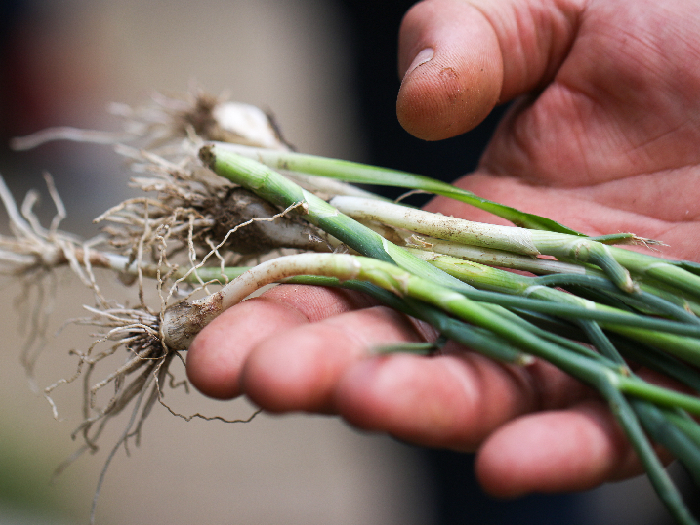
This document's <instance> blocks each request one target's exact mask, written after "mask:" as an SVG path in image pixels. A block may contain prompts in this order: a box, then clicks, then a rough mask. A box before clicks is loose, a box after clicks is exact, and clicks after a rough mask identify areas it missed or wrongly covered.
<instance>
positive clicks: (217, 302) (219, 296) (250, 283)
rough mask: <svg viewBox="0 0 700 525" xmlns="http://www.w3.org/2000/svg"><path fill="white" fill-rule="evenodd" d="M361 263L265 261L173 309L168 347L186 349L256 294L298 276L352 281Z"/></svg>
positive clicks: (166, 328) (342, 259)
mask: <svg viewBox="0 0 700 525" xmlns="http://www.w3.org/2000/svg"><path fill="white" fill-rule="evenodd" d="M359 270H360V265H359V262H358V261H357V260H356V259H355V258H353V257H352V256H349V255H342V254H316V253H304V254H300V255H290V256H287V257H280V258H278V259H271V260H268V261H265V262H263V263H261V264H259V265H257V266H255V267H253V268H251V269H250V270H248V271H247V272H245V273H244V274H242V275H240V276H239V277H236V278H235V279H233V280H232V281H231V282H229V283H228V284H227V285H226V286H224V287H223V288H222V289H221V290H219V291H218V292H216V293H214V294H212V295H210V296H208V297H206V298H204V299H200V300H198V301H194V302H185V301H183V302H181V303H178V304H176V305H173V306H171V307H170V308H168V309H167V310H166V311H165V314H164V316H163V324H162V333H163V338H164V342H165V344H166V345H167V346H168V347H169V348H171V349H173V350H184V349H187V348H188V347H189V345H190V343H191V342H192V340H193V339H194V337H195V336H196V335H197V334H198V333H199V332H200V331H201V330H202V329H203V328H204V327H205V326H206V325H207V324H209V323H210V322H212V321H213V320H214V319H216V318H217V317H218V316H219V315H220V314H221V313H223V312H224V310H226V309H227V308H229V307H231V306H233V305H234V304H236V303H239V302H241V301H242V300H244V299H245V298H247V297H248V296H250V295H251V294H252V293H253V292H256V291H257V290H259V289H260V288H262V287H264V286H267V285H268V284H272V283H274V282H277V281H280V280H282V279H286V278H287V277H293V276H296V275H305V274H309V275H331V276H333V277H338V278H339V279H342V280H348V279H353V278H355V277H356V276H357V273H358V272H359Z"/></svg>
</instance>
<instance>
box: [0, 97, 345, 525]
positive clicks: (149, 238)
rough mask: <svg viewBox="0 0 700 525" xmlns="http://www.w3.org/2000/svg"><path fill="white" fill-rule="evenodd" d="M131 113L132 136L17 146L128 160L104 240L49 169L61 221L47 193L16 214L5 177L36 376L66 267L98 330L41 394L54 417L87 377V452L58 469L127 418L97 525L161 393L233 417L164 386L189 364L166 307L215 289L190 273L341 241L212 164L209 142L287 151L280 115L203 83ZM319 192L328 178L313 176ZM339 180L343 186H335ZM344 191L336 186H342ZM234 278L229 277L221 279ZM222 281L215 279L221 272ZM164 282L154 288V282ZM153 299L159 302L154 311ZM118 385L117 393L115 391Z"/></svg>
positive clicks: (14, 262)
mask: <svg viewBox="0 0 700 525" xmlns="http://www.w3.org/2000/svg"><path fill="white" fill-rule="evenodd" d="M112 112H113V113H115V114H117V115H119V116H120V117H121V118H122V120H123V122H124V132H123V133H119V134H105V133H99V132H90V131H84V130H76V129H72V128H56V129H53V130H47V131H45V132H42V133H39V134H37V135H34V136H32V137H25V138H22V139H19V140H17V141H15V147H18V148H30V147H35V146H37V145H39V144H41V143H43V142H45V141H48V140H56V139H68V140H79V141H87V142H95V143H102V144H111V145H113V146H114V148H115V150H116V152H117V153H119V154H120V155H121V156H122V157H124V158H125V159H126V160H127V161H128V166H129V168H130V170H131V171H132V179H131V184H132V185H133V186H134V187H136V188H138V189H139V190H140V191H142V192H143V194H144V195H143V196H141V197H138V198H134V199H129V200H126V201H124V202H122V203H120V204H118V205H117V206H114V207H112V208H110V209H109V210H107V211H106V212H104V213H103V214H102V215H101V216H100V217H99V218H98V219H97V220H98V222H100V223H101V225H102V235H101V236H99V237H97V238H95V239H92V240H90V241H88V242H85V241H83V240H81V239H79V238H77V237H75V236H72V235H69V234H67V233H65V232H63V231H61V230H60V229H59V225H60V222H61V220H62V218H63V217H64V216H65V210H64V209H63V205H62V203H61V201H60V198H59V197H58V194H57V193H56V191H55V187H54V186H53V182H52V180H51V179H50V177H47V185H48V186H49V193H50V194H51V196H52V198H53V200H54V203H55V205H56V208H57V210H58V211H57V213H56V218H55V219H54V220H53V221H52V223H51V225H50V226H49V227H48V228H44V227H43V226H42V225H41V224H40V223H39V220H38V219H37V217H36V215H35V214H34V212H33V211H32V209H33V206H34V205H35V203H36V201H37V198H36V194H35V193H31V192H30V194H28V196H27V198H26V199H25V201H24V203H23V205H22V206H21V207H20V208H19V209H18V207H17V205H16V204H15V201H14V199H13V198H12V195H11V194H10V192H9V190H8V189H7V187H6V186H5V184H4V182H3V181H2V179H0V200H2V201H3V204H4V206H5V208H6V210H7V212H8V215H9V217H10V229H11V232H12V235H10V236H0V273H5V274H8V275H11V276H12V277H13V278H14V279H17V278H20V279H23V282H25V283H26V287H27V290H31V291H32V292H31V293H25V296H26V297H29V298H30V299H32V303H33V304H31V305H29V309H30V311H31V315H29V316H26V318H27V319H28V320H29V322H30V323H31V326H30V329H29V330H28V332H29V333H30V334H32V336H31V337H30V338H29V339H28V341H27V345H26V348H25V351H24V352H23V357H22V360H23V363H24V365H25V368H26V369H27V371H28V373H29V374H30V375H31V374H33V371H34V368H35V366H36V361H37V359H38V358H39V356H40V353H41V350H42V348H44V347H45V343H46V340H47V339H48V338H47V337H46V332H47V328H46V327H47V326H48V317H49V314H50V313H51V309H52V308H51V306H52V301H53V298H54V297H55V290H57V277H56V275H57V274H56V273H55V269H56V268H58V267H60V266H68V267H70V269H71V270H72V273H74V274H75V275H77V276H78V277H79V279H80V281H81V282H82V283H83V284H84V285H85V286H86V287H87V288H88V289H89V290H91V291H92V293H93V297H94V304H93V305H92V306H86V307H85V308H86V309H87V310H88V311H89V316H87V317H84V318H81V319H76V320H73V321H72V322H74V323H76V324H80V325H87V326H91V327H93V329H95V328H96V329H97V332H98V333H96V334H94V342H93V343H92V344H91V345H89V347H88V348H87V349H86V350H76V349H74V350H71V351H70V352H69V355H71V356H72V357H73V358H74V359H76V360H77V363H76V368H75V373H74V374H73V375H72V376H70V377H68V378H64V379H60V380H58V381H56V382H55V383H54V384H52V385H50V386H48V387H47V388H46V389H44V395H45V396H46V398H47V400H48V402H49V404H50V406H51V407H52V410H53V412H54V416H55V417H59V407H58V405H57V402H56V401H55V400H54V397H53V396H54V394H55V392H56V389H57V388H60V387H64V386H67V385H71V384H79V383H81V384H82V398H83V399H82V401H83V407H82V414H81V421H80V423H79V424H78V425H77V426H76V428H75V430H74V431H73V434H72V436H73V437H74V438H76V439H80V440H82V445H81V446H80V447H79V448H78V450H77V451H76V453H75V454H74V455H73V456H71V457H70V458H68V460H66V462H65V463H64V464H63V465H61V466H60V467H59V468H58V469H57V472H60V471H61V470H63V469H64V468H65V467H66V466H68V465H69V464H71V463H72V462H73V461H75V460H76V459H77V458H78V457H80V456H81V455H82V454H83V453H85V452H96V451H97V449H98V444H99V442H100V437H101V436H102V435H103V431H104V429H105V428H106V427H107V426H108V425H109V424H110V422H112V421H113V420H114V419H115V418H116V417H117V416H118V415H120V414H121V413H128V414H130V415H129V420H128V422H127V424H126V426H125V427H124V430H123V432H122V433H121V435H120V437H119V438H118V440H117V441H116V443H114V444H113V446H112V448H111V450H110V452H109V453H108V456H107V459H106V461H105V464H104V467H103V469H102V472H101V474H100V481H99V483H98V488H97V491H96V494H95V500H94V502H93V511H92V515H91V522H92V521H94V512H95V506H96V503H97V498H98V496H99V490H100V487H101V486H102V481H103V479H104V476H105V473H106V471H107V468H108V466H109V464H110V462H111V461H112V458H113V457H114V455H115V454H116V453H117V451H118V450H119V449H120V448H121V447H122V446H123V447H124V448H125V450H126V451H127V452H128V447H129V443H130V442H132V441H133V442H134V443H135V444H137V445H138V443H139V440H140V436H141V432H142V429H143V424H144V421H145V419H146V418H147V416H148V414H149V413H150V412H151V410H152V408H153V406H154V405H155V404H156V402H158V403H160V404H162V405H163V406H164V407H165V408H166V409H167V410H168V411H170V412H171V413H172V414H174V415H176V416H178V417H181V418H183V419H185V420H186V421H189V420H190V419H192V418H203V419H207V420H212V419H215V420H221V421H226V422H247V421H249V420H250V419H252V417H254V415H255V414H253V416H252V417H251V418H249V419H245V420H234V421H230V420H226V419H224V418H222V417H219V416H214V417H207V416H204V415H202V414H199V413H197V414H192V415H183V414H180V413H178V411H177V410H175V409H173V408H172V407H170V406H169V405H168V404H166V403H165V402H164V400H163V396H164V391H165V390H166V389H167V388H178V387H180V386H182V387H183V388H187V385H186V382H185V381H181V380H178V379H177V378H176V374H175V373H174V372H173V371H172V370H171V368H172V364H173V363H174V362H176V361H178V360H180V359H181V354H180V351H178V350H174V349H172V348H169V347H168V345H167V344H165V343H164V341H166V339H165V337H164V334H163V329H162V326H163V318H164V315H165V312H166V311H167V310H168V309H169V308H171V307H172V306H173V305H174V304H177V303H179V302H180V301H182V300H183V299H189V298H191V297H193V296H195V295H197V294H199V295H200V296H201V295H204V294H210V293H211V292H210V291H209V289H208V286H209V285H210V284H211V283H209V282H203V281H202V280H201V279H200V280H199V281H197V280H196V279H195V280H194V281H195V282H194V283H192V282H188V281H192V279H191V277H192V276H197V275H198V274H197V270H198V269H199V268H201V267H203V266H204V265H207V266H215V267H217V268H218V267H220V268H222V269H223V267H224V266H228V265H236V264H242V263H243V262H246V261H248V260H250V259H252V260H261V259H263V258H268V257H274V256H276V255H277V254H278V253H279V252H280V251H284V252H285V253H289V252H290V251H291V252H292V253H298V252H306V251H321V252H326V251H332V249H333V248H332V247H333V246H334V243H336V242H335V241H334V240H333V239H331V238H328V237H327V236H325V234H324V233H323V232H321V231H320V230H318V229H316V228H315V227H313V226H310V225H309V224H308V223H303V222H302V221H300V220H299V219H298V218H296V214H294V213H291V211H292V209H293V208H294V207H295V206H290V208H288V209H278V208H276V207H274V206H271V205H270V204H268V203H267V202H265V201H264V200H262V199H260V198H259V197H257V196H256V195H254V194H252V193H251V192H249V191H247V190H245V189H243V188H241V187H237V186H235V185H233V184H231V183H230V182H228V181H226V180H225V179H223V178H220V177H218V176H216V175H214V174H213V173H212V172H210V171H209V170H207V169H206V168H204V167H202V166H201V165H200V164H199V162H198V161H197V160H196V159H197V157H196V151H197V149H198V147H199V146H200V145H201V144H202V142H203V141H205V140H223V141H232V142H236V143H239V144H245V145H251V146H259V147H266V148H280V149H289V145H288V144H287V143H286V142H285V141H284V139H282V137H281V135H280V134H279V132H278V130H277V128H276V126H275V125H274V122H273V120H272V119H271V117H270V116H269V115H266V114H265V113H264V112H262V111H260V110H259V109H257V108H254V107H252V106H247V105H245V104H235V103H230V102H226V101H225V100H223V99H222V98H220V97H212V96H209V95H206V94H203V93H201V92H195V93H194V94H191V95H186V96H185V97H181V98H175V97H166V96H163V95H154V96H153V98H152V101H151V103H150V104H147V105H145V106H143V107H139V108H130V107H127V106H124V105H113V106H112ZM308 184H309V185H311V187H314V188H315V186H313V185H314V184H316V185H318V181H316V182H313V181H311V180H309V181H308ZM333 188H340V190H339V191H341V192H342V189H343V186H342V184H340V183H338V184H336V185H335V186H333ZM335 191H336V190H335V189H333V190H332V191H331V193H330V194H331V195H333V194H335ZM96 268H107V269H109V270H111V272H117V273H119V274H120V275H121V277H122V281H123V282H124V283H125V284H135V285H136V286H135V288H136V292H135V294H134V295H135V298H134V299H133V300H132V301H131V303H130V304H129V303H125V304H121V303H118V302H115V301H112V300H108V299H107V298H106V297H104V296H103V293H102V290H101V287H100V285H99V283H98V278H97V277H98V274H97V270H96ZM219 280H220V281H221V282H226V278H225V277H224V276H223V271H222V278H221V279H219ZM217 284H218V281H217ZM147 287H151V288H152V289H154V290H155V291H156V299H153V297H152V295H153V294H150V295H149V294H148V293H146V291H147V290H146V288H147ZM149 301H150V302H151V303H155V304H151V305H150V306H149V304H148V303H149ZM108 392H109V393H108Z"/></svg>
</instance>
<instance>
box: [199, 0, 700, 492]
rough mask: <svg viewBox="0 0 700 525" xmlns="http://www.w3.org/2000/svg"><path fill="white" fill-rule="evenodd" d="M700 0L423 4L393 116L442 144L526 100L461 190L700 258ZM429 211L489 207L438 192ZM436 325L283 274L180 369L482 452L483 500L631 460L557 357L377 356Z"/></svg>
mask: <svg viewBox="0 0 700 525" xmlns="http://www.w3.org/2000/svg"><path fill="white" fill-rule="evenodd" d="M699 59H700V7H698V5H697V2H696V1H695V0H687V1H684V0H673V1H668V2H663V1H660V0H655V1H642V0H615V1H613V0H607V1H595V0H590V1H563V0H562V1H555V0H549V1H546V0H508V1H507V0H501V1H495V0H483V1H479V0H472V1H467V0H434V1H426V2H422V3H420V4H418V5H417V6H416V7H414V8H413V9H412V10H411V11H409V13H408V14H407V16H406V18H405V19H404V22H403V25H402V31H401V40H400V56H399V67H400V70H401V73H402V75H404V81H403V83H402V87H401V91H400V93H399V98H398V101H397V113H398V116H399V120H400V121H401V123H402V125H403V126H404V127H405V128H406V129H407V130H408V131H409V132H411V133H413V134H415V135H417V136H419V137H422V138H425V139H428V140H438V139H442V138H446V137H449V136H453V135H456V134H460V133H463V132H466V131H468V130H469V129H471V128H472V127H474V126H475V125H476V124H478V122H479V121H480V120H481V119H483V118H484V117H485V116H486V114H488V112H489V111H490V110H491V109H492V108H493V106H494V105H495V104H496V103H498V102H499V101H500V102H504V101H507V100H510V99H513V98H516V97H520V98H519V99H518V100H517V102H516V103H515V105H514V107H513V108H512V110H511V111H510V113H509V114H508V115H507V116H506V118H505V120H504V121H503V122H502V123H501V125H500V127H499V129H498V130H497V132H496V134H495V136H494V137H493V140H492V141H491V143H490V145H489V147H488V149H487V151H486V152H485V154H484V156H483V158H482V161H481V164H480V166H479V168H478V170H477V173H476V174H473V175H470V176H468V177H465V178H462V179H460V180H459V181H457V183H456V184H458V185H459V186H462V187H464V188H467V189H469V190H471V191H474V192H475V193H477V194H479V195H481V196H483V197H486V198H489V199H492V200H496V201H499V202H503V203H505V204H509V205H512V206H514V207H517V208H519V209H521V210H523V211H527V212H531V213H536V214H538V215H544V216H548V217H552V218H554V219H556V220H559V221H560V222H562V223H564V224H566V225H567V226H570V227H573V228H576V229H579V230H581V231H584V232H586V233H589V234H592V235H596V234H604V233H615V232H618V231H632V232H634V233H637V234H639V235H642V236H645V237H651V238H655V239H658V240H661V241H663V242H665V243H666V244H667V245H668V246H667V247H664V248H663V249H662V250H663V255H664V256H666V257H678V258H687V259H695V260H698V259H700V254H699V253H698V250H697V248H696V246H697V245H698V240H700V230H698V224H697V219H698V215H699V214H700V199H698V193H700V190H698V189H697V182H698V181H700V97H699V96H698V93H700V60H699ZM429 208H430V209H431V210H432V211H440V212H441V213H443V214H445V215H455V216H462V217H467V218H475V219H479V220H487V221H494V219H493V218H492V217H490V216H486V215H485V214H484V213H482V212H479V211H478V210H472V209H469V208H467V207H466V206H465V205H463V204H460V203H456V202H453V201H449V200H447V199H443V198H437V199H435V200H434V201H432V202H431V203H430V205H429ZM434 337H435V334H434V333H433V331H432V329H431V328H430V327H428V326H425V325H423V324H421V323H418V322H416V321H414V320H412V319H408V318H406V317H404V316H402V315H400V314H397V313H396V312H393V311H392V310H390V309H388V308H386V307H383V306H379V305H376V304H373V303H372V302H371V301H370V300H369V299H367V298H366V297H364V296H361V295H359V294H354V293H350V292H346V291H339V290H325V289H319V288H311V287H302V286H280V287H277V288H275V289H274V290H272V291H271V292H268V293H267V294H265V295H264V296H263V297H261V298H257V299H253V300H249V301H246V302H244V303H242V304H239V305H237V306H235V307H233V308H231V309H229V310H228V311H227V312H225V313H224V314H223V315H222V316H221V317H219V318H218V319H216V320H215V321H214V322H213V323H212V324H211V325H210V326H208V327H207V328H206V329H205V330H203V331H202V332H201V333H200V334H199V336H198V337H197V338H196V339H195V341H194V342H193V344H192V345H191V347H190V350H189V352H188V356H187V370H188V375H189V377H190V379H191V381H192V382H193V384H194V385H195V386H197V387H198V388H199V389H200V390H201V391H202V392H204V393H205V394H208V395H212V396H214V397H219V398H231V397H234V396H237V395H240V394H246V395H247V396H249V397H250V398H251V399H252V400H253V401H254V402H256V403H258V404H259V405H260V406H261V407H263V408H264V409H266V410H270V411H276V412H280V411H314V412H322V413H331V414H339V415H341V416H343V417H344V418H346V419H347V420H348V421H350V422H351V423H353V424H355V425H357V426H360V427H363V428H368V429H374V430H379V431H384V432H389V433H392V434H394V435H396V436H398V437H400V438H402V439H406V440H411V441H414V442H417V443H421V444H424V445H429V446H436V447H448V448H452V449H456V450H477V452H478V456H477V471H478V474H479V477H480V480H481V482H482V483H483V484H484V486H485V487H486V488H487V489H488V490H490V491H491V492H493V493H496V494H500V495H517V494H521V493H524V492H528V491H533V490H539V491H556V490H577V489H585V488H589V487H592V486H595V485H597V484H599V483H601V482H603V481H606V480H610V479H616V478H620V477H625V476H628V475H631V474H633V473H636V472H638V471H639V469H640V467H639V465H638V464H637V462H636V459H635V456H634V453H633V452H632V450H631V448H630V447H629V445H628V444H627V442H626V440H625V438H624V436H623V434H622V432H621V431H620V430H619V429H618V428H617V426H616V424H615V423H614V421H613V420H612V418H611V417H610V416H609V414H608V412H607V408H606V407H605V406H604V405H603V404H602V403H601V402H600V401H599V400H598V399H597V397H596V396H595V395H594V394H593V393H592V391H590V390H589V389H588V388H586V387H584V386H582V385H580V384H578V383H576V382H575V381H573V380H572V379H570V378H568V377H567V376H565V375H564V374H562V373H560V372H559V371H558V370H556V369H554V368H553V367H551V366H549V365H547V364H545V363H540V362H537V363H535V364H533V365H531V366H528V367H526V368H522V367H521V368H517V367H510V366H504V365H500V364H497V363H494V362H492V361H490V360H488V359H486V358H484V357H482V356H480V355H478V354H475V353H473V352H470V351H468V350H467V349H464V348H459V347H458V346H457V345H454V344H448V345H447V346H446V347H445V348H444V352H443V353H442V354H441V355H439V356H436V357H433V358H421V357H417V356H411V355H391V356H385V357H380V358H378V357H370V355H369V352H370V348H371V347H372V346H374V345H376V344H379V343H386V342H395V341H401V340H409V341H420V340H425V339H432V338H434Z"/></svg>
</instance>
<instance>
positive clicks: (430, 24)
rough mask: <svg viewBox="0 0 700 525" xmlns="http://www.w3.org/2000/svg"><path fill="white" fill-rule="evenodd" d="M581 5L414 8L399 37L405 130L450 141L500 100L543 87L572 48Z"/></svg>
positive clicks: (553, 0)
mask: <svg viewBox="0 0 700 525" xmlns="http://www.w3.org/2000/svg"><path fill="white" fill-rule="evenodd" d="M577 3H582V2H577V1H576V0H572V1H570V2H563V1H557V0H549V1H546V0H540V1H534V0H426V1H424V2H420V3H419V4H416V5H415V6H414V7H413V8H411V10H409V11H408V12H407V13H406V15H405V16H404V19H403V21H402V23H401V29H400V32H399V73H400V74H401V75H402V76H403V81H402V83H401V88H400V89H399V94H398V98H397V101H396V114H397V117H398V119H399V122H400V123H401V125H402V126H403V127H404V129H405V130H406V131H408V132H409V133H411V134H412V135H415V136H417V137H419V138H423V139H426V140H440V139H444V138H448V137H453V136H455V135H460V134H462V133H466V132H467V131H469V130H471V129H473V128H474V127H475V126H476V125H477V124H479V123H480V122H481V121H482V120H483V119H484V118H485V117H486V116H487V115H488V114H489V112H490V111H491V110H492V109H493V108H494V106H495V105H496V104H497V103H499V102H505V101H507V100H509V99H510V98H512V97H514V96H516V95H518V94H521V93H525V92H527V91H530V90H533V89H535V88H537V87H540V86H543V85H544V84H545V83H546V82H548V81H550V80H551V78H552V77H553V75H554V73H555V72H556V70H557V68H558V66H559V64H560V63H561V60H562V59H563V57H564V56H565V54H566V52H567V51H568V49H569V47H570V45H571V42H572V40H573V36H574V32H575V30H574V26H575V21H576V19H577V14H578V13H579V12H580V8H579V7H577V6H576V5H574V4H577ZM559 4H566V5H567V7H561V6H560V5H559Z"/></svg>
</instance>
